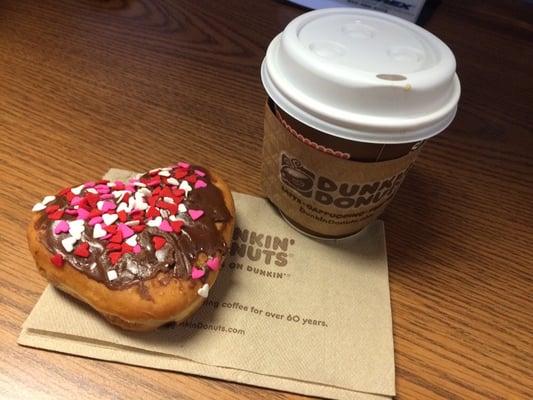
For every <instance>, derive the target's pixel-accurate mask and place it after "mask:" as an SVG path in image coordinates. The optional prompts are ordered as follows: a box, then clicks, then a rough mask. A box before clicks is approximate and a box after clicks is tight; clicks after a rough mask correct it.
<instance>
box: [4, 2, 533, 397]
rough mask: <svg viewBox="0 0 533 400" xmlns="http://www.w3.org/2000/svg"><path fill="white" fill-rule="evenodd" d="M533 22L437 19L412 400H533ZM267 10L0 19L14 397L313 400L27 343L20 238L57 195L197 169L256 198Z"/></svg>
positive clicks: (416, 277) (400, 338) (414, 301)
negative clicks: (448, 115) (437, 114)
mask: <svg viewBox="0 0 533 400" xmlns="http://www.w3.org/2000/svg"><path fill="white" fill-rule="evenodd" d="M532 9H533V7H532V6H531V5H527V4H525V2H511V1H496V0H493V1H469V2H456V1H453V0H447V1H443V2H442V3H441V5H440V6H439V7H438V9H437V10H436V12H435V13H434V14H433V15H432V16H431V18H430V20H429V21H428V22H427V23H426V25H425V26H426V28H427V29H429V30H430V31H431V32H433V33H435V34H437V35H438V36H439V37H440V38H442V39H443V40H444V41H445V42H446V43H448V45H449V46H450V47H451V48H452V50H453V51H454V53H455V55H456V57H457V61H458V74H459V77H460V79H461V83H462V90H463V92H462V97H461V102H460V109H459V113H458V115H457V118H456V120H455V121H454V123H453V124H452V125H451V127H450V128H449V129H448V130H447V133H446V134H442V135H440V136H438V137H437V138H435V139H434V140H431V141H430V142H429V143H428V144H427V145H426V146H425V148H424V150H423V152H422V154H421V156H420V158H419V161H418V162H417V164H416V167H415V168H414V169H413V170H412V171H411V172H410V174H409V176H408V177H407V179H406V181H405V183H404V185H403V187H402V188H401V190H400V192H399V194H398V196H397V197H396V199H395V201H394V202H393V204H392V205H391V206H390V207H389V209H388V210H387V212H386V215H385V217H384V219H385V221H386V228H387V243H388V257H389V268H390V287H391V301H392V310H393V320H394V341H395V356H396V376H397V392H398V396H397V397H398V398H399V399H465V398H472V399H474V398H479V399H528V398H533V379H532V378H533V377H532V374H531V371H532V369H533V357H532V355H533V350H532V348H533V343H532V327H533V303H532V288H533V285H532V272H533V268H532V264H533V251H532V248H533V230H532V226H533V223H532V221H533V206H532V202H533V196H532V195H533V161H532V153H533V135H532V131H533V129H532V128H533V118H532V105H533V79H532V77H531V76H532V73H533V69H532V60H533V46H532V43H533V28H532V25H531V21H533V12H532ZM301 12H302V11H301V10H299V9H297V8H293V7H291V6H289V5H286V4H283V3H280V2H276V1H271V0H263V1H247V2H243V1H237V0H233V1H207V0H205V1H162V0H161V1H160V0H143V1H133V0H131V1H129V0H121V1H120V0H113V1H89V0H85V1H74V0H71V1H62V2H59V1H51V0H50V1H39V2H37V1H31V0H24V1H23V0H3V1H1V2H0V155H1V158H0V184H1V186H0V188H1V190H0V300H1V303H0V311H1V317H0V349H1V356H0V396H1V397H2V398H6V399H11V398H21V399H22V398H24V399H29V398H32V399H33V398H40V397H44V396H45V395H49V396H50V398H65V399H67V398H68V399H71V398H72V397H73V395H74V393H75V394H76V395H78V396H80V398H83V399H103V398H117V399H121V398H124V399H126V398H128V399H129V398H141V397H142V398H149V399H155V398H180V399H181V398H183V399H186V398H202V399H235V398H236V399H240V398H242V399H245V398H253V399H259V398H282V399H289V398H291V399H295V398H300V396H296V395H292V394H285V393H281V392H276V391H272V390H265V389H260V388H255V387H250V386H244V385H238V384H234V383H228V382H223V381H217V380H213V379H204V378H199V377H195V376H188V375H183V374H175V373H170V372H162V371H156V370H149V369H143V368H137V367H131V366H125V365H119V364H114V363H109V362H102V361H96V360H89V359H83V358H78V357H74V356H66V355H60V354H55V353H51V352H46V351H41V350H35V349H29V348H23V347H19V346H17V345H16V338H17V336H18V334H19V332H20V328H21V324H22V322H23V321H24V319H25V318H26V317H27V315H28V314H29V312H30V310H31V309H32V307H33V305H34V304H35V303H36V301H37V299H38V298H39V295H40V294H41V292H42V290H43V289H44V287H45V285H46V282H45V281H44V280H43V278H41V276H40V275H38V273H37V272H36V270H35V269H34V267H33V261H32V259H31V256H30V254H29V252H28V250H27V248H26V242H25V236H24V230H25V227H26V224H27V223H28V220H29V218H30V214H31V212H30V208H31V206H32V204H33V203H35V202H36V201H37V200H39V199H40V198H41V197H42V196H43V195H44V194H47V193H52V192H55V191H56V190H57V189H58V188H60V187H63V186H66V185H68V184H74V183H76V182H80V181H84V180H88V179H90V178H91V179H92V178H97V177H99V176H101V175H102V174H103V173H104V172H105V171H106V170H107V169H108V168H110V167H119V168H127V169H133V170H144V169H148V168H150V167H154V166H162V165H166V164H168V163H171V162H173V161H175V160H180V159H188V160H192V161H196V162H201V163H203V164H204V165H206V166H210V167H213V168H215V169H216V170H218V171H219V172H220V174H221V175H222V176H223V177H224V178H226V179H227V181H228V182H229V184H230V185H231V187H232V188H233V189H234V190H237V191H241V192H246V193H251V194H255V195H260V194H261V191H260V186H259V179H260V178H259V177H260V165H261V160H260V151H261V140H262V113H263V107H262V106H263V102H264V99H265V94H264V92H263V90H262V87H261V82H260V77H259V66H260V62H261V60H262V58H263V55H264V52H265V49H266V46H267V44H268V43H269V41H270V40H271V39H272V38H273V37H274V35H276V34H277V33H278V32H280V31H281V30H282V29H283V27H284V26H285V25H286V24H287V23H288V22H289V21H290V20H291V19H292V18H294V17H296V16H297V15H299V14H300V13H301Z"/></svg>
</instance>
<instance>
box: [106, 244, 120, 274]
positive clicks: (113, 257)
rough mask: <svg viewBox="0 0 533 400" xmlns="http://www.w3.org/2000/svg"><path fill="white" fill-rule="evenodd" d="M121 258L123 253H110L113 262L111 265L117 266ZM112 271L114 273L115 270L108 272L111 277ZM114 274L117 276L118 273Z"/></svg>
mask: <svg viewBox="0 0 533 400" xmlns="http://www.w3.org/2000/svg"><path fill="white" fill-rule="evenodd" d="M120 257H122V253H121V252H120V251H114V252H112V253H109V259H110V260H111V264H113V265H115V264H116V263H117V262H118V260H119V259H120ZM111 271H113V270H110V271H107V274H108V276H109V273H110V272H111ZM113 272H114V273H115V275H116V271H113ZM113 279H116V277H115V278H113Z"/></svg>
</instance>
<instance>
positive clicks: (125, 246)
mask: <svg viewBox="0 0 533 400" xmlns="http://www.w3.org/2000/svg"><path fill="white" fill-rule="evenodd" d="M120 251H121V252H122V254H126V253H133V247H132V246H130V245H129V244H127V243H122V246H121V250H120Z"/></svg>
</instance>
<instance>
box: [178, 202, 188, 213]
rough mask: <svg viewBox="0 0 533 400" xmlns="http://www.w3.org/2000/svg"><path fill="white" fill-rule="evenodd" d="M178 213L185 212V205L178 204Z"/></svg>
mask: <svg viewBox="0 0 533 400" xmlns="http://www.w3.org/2000/svg"><path fill="white" fill-rule="evenodd" d="M178 211H179V212H180V213H184V212H187V207H185V204H183V203H180V204H178Z"/></svg>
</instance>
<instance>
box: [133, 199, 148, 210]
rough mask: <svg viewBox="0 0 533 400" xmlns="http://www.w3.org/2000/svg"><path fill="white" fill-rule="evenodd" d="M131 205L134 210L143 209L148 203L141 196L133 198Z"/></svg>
mask: <svg viewBox="0 0 533 400" xmlns="http://www.w3.org/2000/svg"><path fill="white" fill-rule="evenodd" d="M133 207H134V208H135V209H136V210H140V211H144V210H146V209H148V207H149V205H148V204H147V203H146V202H145V201H144V200H143V199H142V198H139V199H135V203H134V205H133Z"/></svg>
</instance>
